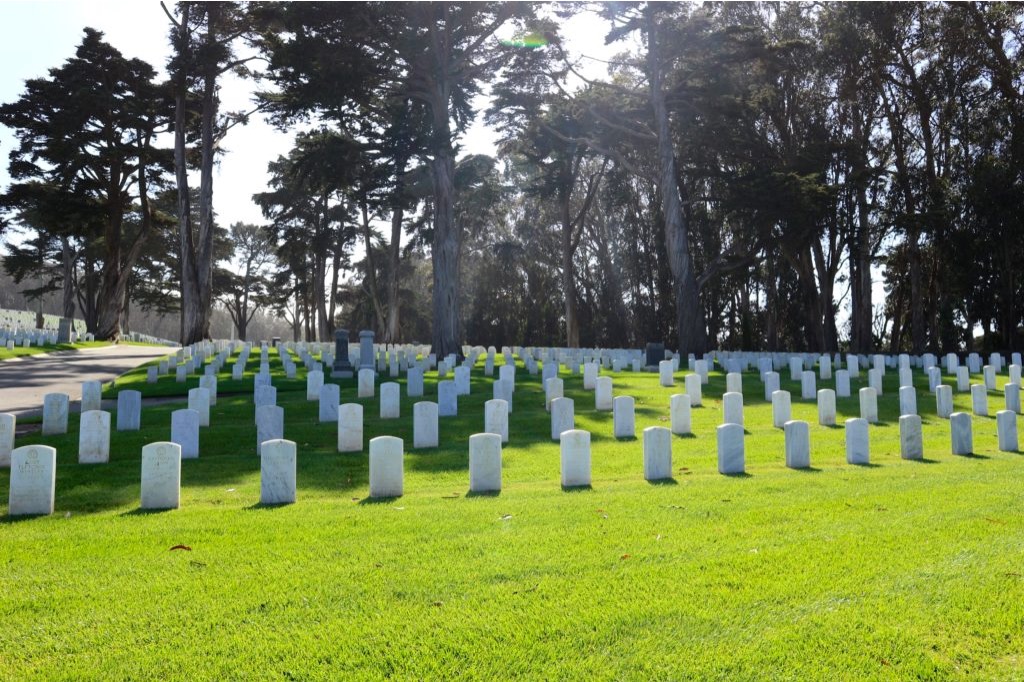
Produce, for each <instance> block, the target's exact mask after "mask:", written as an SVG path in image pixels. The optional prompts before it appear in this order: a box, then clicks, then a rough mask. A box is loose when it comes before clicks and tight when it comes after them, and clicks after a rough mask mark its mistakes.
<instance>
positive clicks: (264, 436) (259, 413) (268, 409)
mask: <svg viewBox="0 0 1024 682" xmlns="http://www.w3.org/2000/svg"><path fill="white" fill-rule="evenodd" d="M283 438H284V408H283V407H278V406H277V405H261V406H260V407H257V408H256V454H257V455H260V454H262V453H263V443H265V442H266V441H268V440H281V439H283Z"/></svg>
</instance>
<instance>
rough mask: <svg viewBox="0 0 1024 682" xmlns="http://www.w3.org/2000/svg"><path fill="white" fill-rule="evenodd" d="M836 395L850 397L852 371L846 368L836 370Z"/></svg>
mask: <svg viewBox="0 0 1024 682" xmlns="http://www.w3.org/2000/svg"><path fill="white" fill-rule="evenodd" d="M836 397H837V398H849V397H850V373H849V372H848V371H847V370H845V369H841V370H838V371H837V372H836Z"/></svg>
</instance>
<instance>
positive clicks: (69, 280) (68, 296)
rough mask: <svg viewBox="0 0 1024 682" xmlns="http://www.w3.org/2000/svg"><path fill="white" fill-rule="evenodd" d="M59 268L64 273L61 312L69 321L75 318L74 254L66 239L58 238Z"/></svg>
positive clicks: (69, 241) (68, 240) (69, 242)
mask: <svg viewBox="0 0 1024 682" xmlns="http://www.w3.org/2000/svg"><path fill="white" fill-rule="evenodd" d="M60 253H61V267H62V269H63V273H64V289H63V293H64V300H63V304H62V308H61V310H62V311H63V316H64V317H65V318H67V319H69V320H73V319H74V318H75V253H74V250H73V249H72V248H71V240H70V239H69V238H68V237H66V236H65V237H61V238H60Z"/></svg>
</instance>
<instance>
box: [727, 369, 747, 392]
mask: <svg viewBox="0 0 1024 682" xmlns="http://www.w3.org/2000/svg"><path fill="white" fill-rule="evenodd" d="M725 391H726V393H743V375H742V374H740V373H739V372H729V373H728V374H726V375H725Z"/></svg>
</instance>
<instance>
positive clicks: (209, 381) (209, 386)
mask: <svg viewBox="0 0 1024 682" xmlns="http://www.w3.org/2000/svg"><path fill="white" fill-rule="evenodd" d="M199 388H205V389H206V390H207V392H208V393H209V394H210V405H211V406H214V405H216V404H217V377H216V375H211V374H207V375H205V376H201V377H199Z"/></svg>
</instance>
